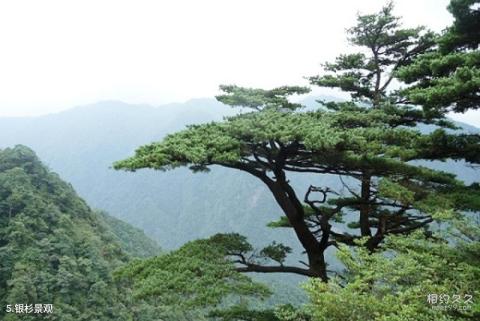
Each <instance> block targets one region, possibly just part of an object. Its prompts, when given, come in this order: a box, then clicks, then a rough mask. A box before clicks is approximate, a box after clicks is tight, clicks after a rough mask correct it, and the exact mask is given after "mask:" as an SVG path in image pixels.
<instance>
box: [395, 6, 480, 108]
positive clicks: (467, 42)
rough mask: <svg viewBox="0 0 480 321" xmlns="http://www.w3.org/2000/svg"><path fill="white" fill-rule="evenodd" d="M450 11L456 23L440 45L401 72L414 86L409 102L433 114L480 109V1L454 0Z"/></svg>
mask: <svg viewBox="0 0 480 321" xmlns="http://www.w3.org/2000/svg"><path fill="white" fill-rule="evenodd" d="M448 10H449V11H450V12H451V13H452V14H453V16H454V19H455V20H454V23H453V25H452V26H450V27H449V28H447V29H446V31H445V32H444V33H443V35H442V36H440V37H438V38H437V40H436V46H435V47H434V48H433V49H432V50H430V51H428V52H426V53H424V54H422V55H419V56H418V57H416V59H413V61H412V63H410V64H407V65H405V66H403V67H402V68H399V70H398V73H397V76H398V77H399V78H401V79H402V80H403V81H405V82H407V83H412V84H414V85H413V86H411V87H408V88H406V89H405V90H404V91H403V93H402V94H403V95H404V97H405V98H406V101H408V102H411V103H414V104H419V105H422V106H423V107H424V108H425V109H426V110H429V111H430V112H432V113H445V112H448V111H455V112H465V111H466V110H468V109H478V108H480V51H479V50H478V46H479V43H480V1H478V0H452V1H451V2H450V5H449V6H448Z"/></svg>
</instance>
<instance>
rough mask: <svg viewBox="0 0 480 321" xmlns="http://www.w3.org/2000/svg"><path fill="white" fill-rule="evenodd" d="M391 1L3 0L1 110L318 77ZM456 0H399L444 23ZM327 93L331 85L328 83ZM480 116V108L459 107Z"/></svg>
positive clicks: (183, 95) (411, 21) (424, 21)
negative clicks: (350, 31)
mask: <svg viewBox="0 0 480 321" xmlns="http://www.w3.org/2000/svg"><path fill="white" fill-rule="evenodd" d="M384 3H385V2H384V1H380V0H367V1H354V0H336V1H313V0H312V1H307V0H304V1H301V0H300V1H299V0H297V1H279V0H276V1H273V0H268V1H267V0H263V1H252V0H243V1H221V0H218V1H216V0H215V1H214V0H204V1H194V0H191V1H187V0H183V1H138V0H137V1H119V0H115V1H110V0H108V1H65V0H58V1H3V2H1V3H0V41H1V46H2V49H1V50H0V86H1V87H0V88H1V90H0V116H33V115H41V114H47V113H52V112H58V111H61V110H64V109H67V108H71V107H73V106H76V105H82V104H88V103H93V102H96V101H100V100H121V101H124V102H128V103H147V104H152V105H159V104H163V103H168V102H179V101H185V100H188V99H191V98H197V97H212V96H213V95H215V94H216V93H217V92H218V85H220V84H226V83H228V84H231V83H235V84H238V85H242V86H251V87H265V88H268V87H273V86H278V85H285V84H290V85H297V84H306V82H305V80H304V78H303V77H304V76H309V75H313V74H316V73H317V72H319V71H320V65H319V64H320V63H321V62H324V61H326V60H331V59H333V58H334V57H335V56H336V55H338V54H339V53H341V52H343V51H345V49H346V48H347V46H348V44H347V41H346V39H345V33H344V31H345V28H348V27H350V26H351V25H352V24H353V23H354V19H355V15H356V13H357V12H362V13H367V12H372V11H375V10H378V9H379V8H380V7H381V6H382V5H383V4H384ZM447 4H448V0H419V1H411V0H403V1H402V0H400V1H396V13H397V15H401V16H404V22H405V25H407V26H415V25H426V26H428V27H429V28H431V29H433V30H436V31H440V30H442V29H443V28H444V27H445V26H447V25H448V24H450V22H451V16H450V14H449V13H448V12H447V10H446V6H447ZM322 93H325V92H322ZM454 118H455V119H457V120H462V121H465V122H467V123H469V124H472V125H476V126H480V112H478V111H476V112H470V113H469V114H467V115H457V116H454Z"/></svg>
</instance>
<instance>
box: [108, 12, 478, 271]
mask: <svg viewBox="0 0 480 321" xmlns="http://www.w3.org/2000/svg"><path fill="white" fill-rule="evenodd" d="M349 35H350V41H351V42H352V44H353V45H355V46H357V47H358V48H359V52H358V53H356V54H348V55H341V56H340V57H339V58H337V60H336V61H335V62H334V63H329V64H326V65H325V69H326V70H325V74H323V75H320V76H315V77H311V78H310V80H311V82H312V84H313V85H319V86H328V87H338V88H340V89H342V90H344V91H347V92H350V93H351V94H352V101H349V102H343V103H338V102H337V103H336V102H327V103H325V104H324V105H323V106H320V107H319V108H317V109H316V110H314V111H303V110H301V108H300V107H301V106H300V105H299V104H295V103H292V102H291V101H290V100H289V96H290V95H292V94H304V93H307V92H308V91H309V89H308V88H303V87H287V86H286V87H280V88H275V89H272V90H263V89H251V88H242V87H237V86H233V85H229V86H222V87H221V88H222V90H223V91H224V94H222V95H220V96H218V97H217V99H218V100H219V101H221V102H223V103H225V104H228V105H232V106H241V107H247V108H250V109H253V111H252V112H247V113H242V114H240V115H238V116H235V117H231V118H228V119H226V120H225V121H224V122H216V123H209V124H204V125H193V126H190V127H188V128H187V129H186V130H183V131H181V132H178V133H175V134H171V135H168V136H167V137H166V138H164V139H163V140H162V141H161V142H157V143H152V144H149V145H146V146H142V147H140V148H139V149H137V151H136V153H135V156H133V157H131V158H129V159H126V160H123V161H119V162H117V163H116V164H115V165H114V166H115V168H116V169H126V170H137V169H141V168H154V169H159V170H169V169H173V168H177V167H182V166H188V167H189V168H190V169H192V170H193V171H208V168H209V167H210V166H212V165H219V166H223V167H227V168H232V169H237V170H240V171H243V172H246V173H248V174H250V175H253V176H254V177H256V178H258V179H259V180H260V181H262V182H263V183H264V184H265V186H266V187H267V188H268V189H269V190H270V192H271V193H272V195H273V197H274V198H275V200H276V202H277V204H278V205H279V207H280V208H281V210H282V212H283V213H282V217H281V218H280V220H279V221H277V222H272V223H271V224H270V226H272V227H288V228H291V229H292V230H293V231H294V233H295V235H296V237H297V239H298V241H299V242H300V243H301V245H302V246H303V248H304V249H305V253H306V257H307V258H306V262H302V263H303V265H301V266H294V265H286V264H284V261H285V257H286V255H287V254H288V253H289V252H290V250H291V249H290V247H288V246H286V245H283V244H278V243H272V244H271V245H270V246H268V247H266V248H264V249H263V250H253V248H252V247H251V246H249V247H244V246H243V247H239V248H238V249H236V250H231V251H228V252H225V253H224V255H225V256H226V257H228V258H229V259H230V260H231V261H232V262H234V263H235V264H236V269H237V271H240V272H262V273H274V272H283V273H296V274H300V275H305V276H309V277H314V278H320V279H321V280H322V281H328V279H329V275H330V274H333V273H334V272H331V271H329V269H328V262H326V256H325V252H326V250H327V249H328V248H330V247H332V246H334V247H339V246H340V245H341V244H344V245H347V246H354V247H355V246H363V247H365V248H366V249H367V250H368V251H370V252H373V251H375V250H376V249H377V248H378V247H379V246H380V244H381V243H382V241H383V240H384V239H385V237H386V236H388V235H407V234H409V233H411V232H413V231H415V230H418V229H425V230H427V229H428V226H429V224H430V223H431V222H432V221H433V217H432V214H433V213H435V212H436V211H438V210H440V209H444V208H453V209H461V210H464V209H476V208H477V207H478V204H477V203H476V202H474V201H472V199H470V198H467V199H466V198H465V197H462V196H463V195H465V193H468V194H469V195H472V198H475V197H478V196H479V191H478V189H476V188H475V187H471V186H465V185H464V184H463V183H462V182H460V181H458V180H456V179H455V177H454V175H452V174H449V173H444V172H439V171H435V170H432V169H430V168H427V167H422V166H419V165H417V164H416V163H414V162H412V161H415V160H442V159H445V158H451V159H465V160H467V161H469V162H478V160H479V157H480V156H479V155H480V147H479V144H478V138H476V137H470V136H468V137H466V136H464V135H455V134H449V133H447V131H445V130H444V129H442V128H439V129H437V130H436V131H434V132H433V133H430V134H422V133H421V132H419V131H418V130H416V129H415V128H412V126H415V125H417V124H418V123H420V122H424V123H433V124H436V125H438V126H450V127H452V126H451V124H449V122H448V121H446V120H445V119H444V118H443V116H442V115H441V114H430V113H428V112H424V111H423V110H422V109H420V108H415V107H412V106H410V105H405V104H403V102H402V97H401V96H400V94H399V93H398V92H396V91H392V90H389V85H390V84H391V83H392V80H393V79H394V77H395V73H396V71H397V70H398V69H399V68H400V67H402V66H404V65H407V64H409V63H410V62H411V61H412V59H414V58H415V57H417V56H418V55H420V54H422V53H424V52H426V51H428V50H430V49H431V48H432V46H433V45H434V41H433V40H434V35H433V34H432V33H431V32H428V31H426V30H424V29H423V28H414V29H405V28H402V27H401V25H400V23H399V19H398V18H396V17H394V16H393V15H392V6H391V5H388V6H386V7H385V8H384V9H383V10H382V11H381V12H380V13H378V14H376V15H363V16H359V17H358V21H357V25H356V26H355V27H353V28H352V29H350V30H349ZM292 173H301V174H304V175H306V176H308V177H309V178H310V179H311V182H312V183H311V185H310V187H308V188H307V189H306V190H299V189H295V188H294V186H293V185H292V184H291V182H290V180H289V175H291V174H292ZM323 175H335V176H338V178H339V180H340V181H341V182H342V184H343V186H344V191H339V190H334V189H332V187H330V186H316V185H315V182H318V181H319V180H321V178H322V176H323ZM238 237H239V236H238ZM364 238H365V239H366V241H365V242H363V243H361V244H360V243H359V242H358V240H359V239H364ZM242 244H243V243H242Z"/></svg>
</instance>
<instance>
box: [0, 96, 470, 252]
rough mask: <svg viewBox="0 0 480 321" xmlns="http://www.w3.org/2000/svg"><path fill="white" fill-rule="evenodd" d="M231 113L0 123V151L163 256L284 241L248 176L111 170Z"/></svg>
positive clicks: (267, 200)
mask: <svg viewBox="0 0 480 321" xmlns="http://www.w3.org/2000/svg"><path fill="white" fill-rule="evenodd" d="M316 99H318V97H314V98H312V97H309V98H307V99H306V100H305V103H306V104H307V105H313V104H314V103H315V100H316ZM327 99H331V97H327ZM235 112H236V111H235V110H234V109H232V108H231V107H229V106H225V105H223V104H221V103H219V102H217V101H216V100H214V99H197V100H191V101H188V102H186V103H179V104H169V105H164V106H159V107H152V106H148V105H129V104H125V103H121V102H115V101H107V102H100V103H96V104H93V105H87V106H80V107H76V108H73V109H71V110H67V111H64V112H61V113H57V114H52V115H46V116H41V117H31V118H0V147H8V146H14V145H15V144H25V145H27V146H30V147H32V148H33V149H34V150H35V151H36V152H37V153H38V155H39V156H40V158H41V159H42V160H43V161H44V162H45V163H46V164H48V166H50V167H51V168H52V169H53V170H54V171H55V172H57V173H59V174H60V175H61V176H62V178H64V179H65V180H67V181H68V182H70V183H71V184H72V185H73V186H74V188H75V189H76V190H77V192H78V193H79V194H80V196H81V197H83V198H84V199H85V200H86V201H87V202H88V203H89V204H90V205H92V206H93V207H95V208H98V209H102V210H105V211H107V212H108V213H111V214H112V215H114V216H115V217H117V218H119V219H121V220H123V221H126V222H128V223H130V224H132V225H134V226H136V227H138V228H140V229H142V230H143V231H145V233H146V234H147V235H148V236H150V237H152V238H153V239H154V240H156V241H157V242H158V243H159V244H160V245H161V246H162V247H163V248H166V249H171V248H175V247H178V246H180V245H182V244H183V243H185V242H186V241H189V240H193V239H196V238H201V237H206V236H209V235H212V234H214V233H217V232H228V231H233V232H238V233H242V234H245V235H246V236H248V237H249V238H250V239H251V240H252V241H253V243H254V244H258V245H263V244H264V243H265V242H269V241H270V240H271V239H276V240H277V241H280V242H281V241H288V240H289V239H291V237H292V236H293V234H292V232H291V231H285V230H282V229H268V228H266V227H265V224H266V223H267V222H269V221H272V220H276V219H278V216H279V214H280V213H281V212H280V210H279V208H278V206H277V205H276V203H275V201H274V200H273V198H272V196H271V194H270V192H269V191H268V190H267V189H266V188H265V187H264V185H263V184H262V183H260V182H259V181H258V180H257V179H255V178H253V177H251V176H249V175H247V174H245V173H242V172H238V171H234V170H230V169H225V168H213V169H212V171H211V172H210V173H207V174H192V173H191V172H189V171H188V170H186V169H177V170H174V171H169V172H158V171H153V170H142V171H138V172H137V173H135V174H132V173H125V172H118V171H114V170H112V169H111V165H112V163H113V162H114V161H117V160H120V159H124V158H126V157H128V156H130V155H132V153H133V151H134V150H135V149H136V148H137V147H138V146H140V145H143V144H146V143H149V142H152V141H155V140H160V139H161V138H162V137H163V136H165V135H166V134H168V133H171V132H175V131H177V130H180V129H182V128H184V127H185V126H186V125H187V124H195V123H203V122H208V121H216V120H221V119H222V117H224V116H228V115H233V114H234V113H235ZM469 130H475V129H474V128H473V129H472V128H469ZM428 165H432V163H428ZM433 166H436V167H439V168H442V169H444V170H450V171H453V172H454V173H456V174H458V175H460V178H461V179H464V180H466V181H472V180H478V179H479V172H478V171H475V170H474V169H471V168H468V167H466V166H465V164H463V163H462V162H456V163H455V162H446V163H441V162H436V163H434V164H433ZM303 177H305V176H304V175H303V176H302V175H295V176H293V177H291V180H292V181H293V182H296V185H297V187H299V188H301V189H306V188H307V186H308V184H310V183H311V182H310V181H309V180H308V179H304V178H303ZM315 184H316V185H320V186H321V185H326V184H329V185H330V186H331V185H332V184H334V185H333V186H338V187H339V188H341V186H342V185H341V183H340V181H339V179H338V178H337V177H332V176H327V175H325V176H323V177H321V178H317V181H316V182H315ZM294 250H296V251H297V253H298V252H299V251H300V250H301V249H300V248H299V247H297V248H295V249H294Z"/></svg>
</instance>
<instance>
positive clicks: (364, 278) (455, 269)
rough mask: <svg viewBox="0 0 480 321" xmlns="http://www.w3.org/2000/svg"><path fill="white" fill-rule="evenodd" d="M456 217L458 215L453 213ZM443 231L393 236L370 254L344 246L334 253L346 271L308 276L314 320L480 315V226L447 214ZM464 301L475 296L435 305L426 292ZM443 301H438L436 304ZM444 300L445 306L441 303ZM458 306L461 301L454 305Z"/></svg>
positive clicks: (390, 320) (434, 319)
mask: <svg viewBox="0 0 480 321" xmlns="http://www.w3.org/2000/svg"><path fill="white" fill-rule="evenodd" d="M457 217H458V215H457ZM449 222H450V228H449V229H448V233H447V232H445V231H444V232H442V233H441V234H439V233H440V232H439V233H437V234H436V238H426V237H425V236H424V235H423V234H421V233H414V234H412V235H411V236H410V237H409V238H403V237H398V236H392V237H389V238H388V239H387V241H386V242H385V244H384V245H383V246H382V249H383V250H384V251H379V252H377V253H375V254H370V253H368V252H367V251H365V250H364V249H362V248H356V249H355V250H354V251H352V250H351V249H348V248H346V247H342V248H341V249H340V250H339V252H338V253H337V255H338V257H339V258H340V260H341V261H342V263H343V264H344V265H345V268H346V273H345V274H344V276H343V277H342V278H335V279H333V280H331V281H330V282H329V283H328V284H325V283H321V282H318V281H317V280H311V281H309V282H308V285H306V289H307V291H308V293H309V296H310V298H311V303H310V304H309V306H308V308H307V310H308V311H309V314H311V315H312V317H313V320H318V321H321V320H322V321H326V320H328V321H335V320H339V321H340V320H352V321H356V320H358V321H364V320H372V321H373V320H375V321H377V320H378V321H380V320H381V321H400V320H401V321H406V320H431V321H438V320H473V319H476V318H478V317H479V316H480V305H479V303H478V299H475V298H478V295H479V294H480V293H479V289H480V283H479V280H480V261H479V257H480V252H479V251H480V247H479V244H480V242H479V241H480V229H479V225H478V222H475V221H470V220H468V219H465V218H461V216H460V218H456V219H454V220H453V221H452V217H450V218H449ZM429 294H436V295H437V296H440V295H448V296H449V300H450V301H449V302H450V303H449V304H450V305H452V304H453V303H452V301H453V296H454V295H458V296H460V297H461V299H462V300H464V299H465V295H472V296H473V298H474V299H473V300H474V301H473V304H470V305H468V309H466V310H461V309H448V310H442V309H438V306H437V307H436V306H432V305H431V304H430V303H428V300H427V299H428V295H429ZM440 305H441V304H440ZM444 305H445V306H446V305H448V304H447V303H444ZM458 305H461V304H458Z"/></svg>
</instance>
